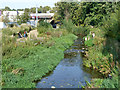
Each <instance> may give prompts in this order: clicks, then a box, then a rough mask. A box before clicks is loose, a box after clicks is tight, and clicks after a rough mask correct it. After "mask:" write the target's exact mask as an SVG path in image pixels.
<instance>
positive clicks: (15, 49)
mask: <svg viewBox="0 0 120 90" xmlns="http://www.w3.org/2000/svg"><path fill="white" fill-rule="evenodd" d="M43 27H44V26H43ZM44 28H45V29H48V28H47V27H44ZM19 30H21V28H20V29H18V31H19ZM39 30H41V29H38V31H39ZM46 31H47V32H48V31H49V32H51V34H48V33H46V32H39V33H40V34H39V36H40V37H44V40H34V41H31V40H29V38H28V40H24V39H22V42H19V41H17V39H18V38H17V37H11V35H12V34H13V33H14V29H13V28H12V30H9V29H3V30H2V33H3V37H2V38H3V43H2V45H3V53H2V56H3V59H2V83H1V84H2V87H3V88H32V87H35V82H34V81H37V80H40V79H41V78H42V76H44V75H45V74H46V73H48V72H49V71H52V70H53V69H54V67H55V66H56V65H57V64H58V63H59V62H60V60H62V58H63V57H64V53H63V51H64V50H65V49H66V48H68V47H69V46H70V45H71V44H72V43H73V40H75V39H76V38H77V37H76V36H75V35H73V34H70V33H69V34H68V33H67V31H64V30H53V29H52V30H46ZM15 32H17V31H15ZM52 32H53V33H52Z"/></svg>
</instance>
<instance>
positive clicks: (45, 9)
mask: <svg viewBox="0 0 120 90" xmlns="http://www.w3.org/2000/svg"><path fill="white" fill-rule="evenodd" d="M42 9H43V13H46V12H47V11H49V10H51V8H50V7H49V6H45V7H43V8H42Z"/></svg>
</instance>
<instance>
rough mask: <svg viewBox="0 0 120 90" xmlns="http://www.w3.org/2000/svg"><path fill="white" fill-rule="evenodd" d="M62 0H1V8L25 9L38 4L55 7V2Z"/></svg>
mask: <svg viewBox="0 0 120 90" xmlns="http://www.w3.org/2000/svg"><path fill="white" fill-rule="evenodd" d="M58 1H60V0H0V9H2V8H5V6H8V7H10V8H11V9H13V8H14V9H24V8H31V7H36V6H38V7H39V6H50V7H54V3H56V2H58Z"/></svg>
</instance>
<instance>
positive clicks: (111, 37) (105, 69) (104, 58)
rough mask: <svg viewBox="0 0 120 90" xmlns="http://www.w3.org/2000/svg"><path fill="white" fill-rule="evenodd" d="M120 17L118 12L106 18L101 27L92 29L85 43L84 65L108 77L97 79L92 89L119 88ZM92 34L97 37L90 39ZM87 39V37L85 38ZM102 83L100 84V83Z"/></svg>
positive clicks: (93, 82)
mask: <svg viewBox="0 0 120 90" xmlns="http://www.w3.org/2000/svg"><path fill="white" fill-rule="evenodd" d="M119 20H120V17H118V11H117V10H116V12H115V13H111V14H110V16H106V17H104V19H103V21H102V23H104V25H102V26H101V27H97V28H95V27H93V28H90V32H91V33H89V34H88V35H87V37H89V38H90V39H89V40H86V41H85V44H86V46H88V52H87V53H88V56H87V60H86V59H85V60H84V63H83V64H84V65H85V66H87V67H92V68H93V69H96V70H98V71H99V72H101V73H102V74H104V75H105V76H106V79H103V80H102V79H101V80H100V79H96V80H93V81H92V84H91V86H92V87H100V88H118V75H119V68H120V65H119V63H120V60H119V59H120V55H119V53H120V42H119V39H120V38H119V36H120V31H119V28H120V23H119ZM92 33H94V34H95V37H94V38H93V37H90V35H92ZM84 38H86V37H84ZM99 81H100V82H99Z"/></svg>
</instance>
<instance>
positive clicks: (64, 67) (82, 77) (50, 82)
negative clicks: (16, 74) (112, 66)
mask: <svg viewBox="0 0 120 90" xmlns="http://www.w3.org/2000/svg"><path fill="white" fill-rule="evenodd" d="M83 47H84V44H83V40H82V39H81V38H78V39H77V40H75V41H74V44H73V45H72V46H71V47H70V48H69V49H67V50H66V51H65V52H64V59H63V60H62V61H61V62H60V63H59V64H58V65H57V67H56V68H55V69H54V70H53V71H52V72H50V73H48V74H47V75H46V76H44V77H43V78H42V79H41V80H40V81H39V82H37V85H36V88H51V87H52V86H54V87H55V88H78V87H79V88H80V87H81V84H82V85H83V86H85V85H86V81H88V82H90V80H91V79H92V78H103V76H102V75H101V74H100V73H99V72H97V71H95V70H91V69H90V68H86V67H84V66H83V64H82V63H83V62H82V55H81V53H82V52H84V50H82V48H83ZM80 83H81V84H80Z"/></svg>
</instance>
